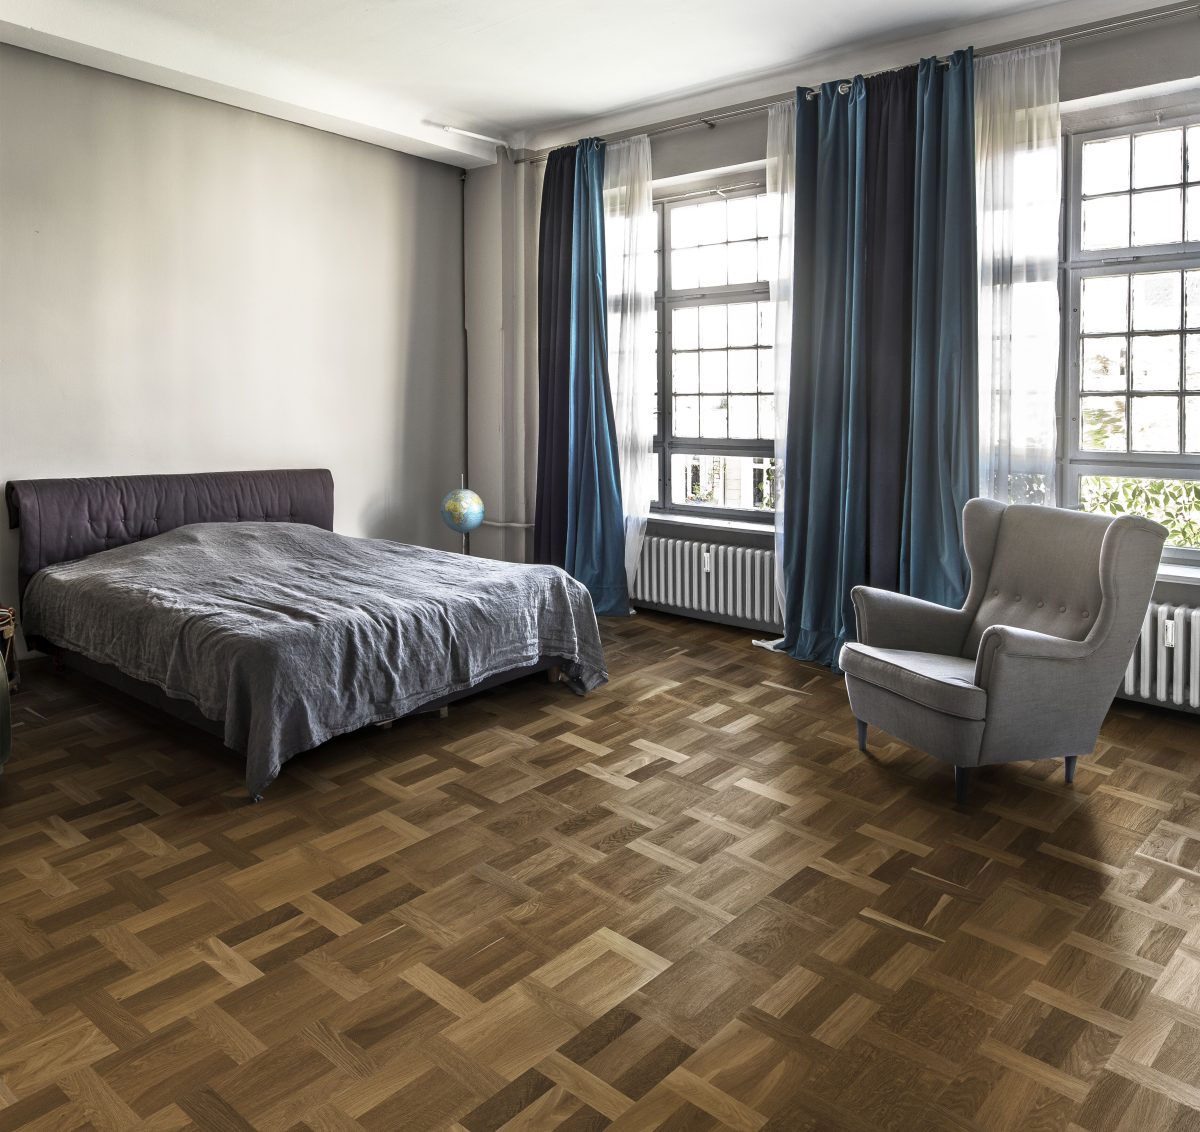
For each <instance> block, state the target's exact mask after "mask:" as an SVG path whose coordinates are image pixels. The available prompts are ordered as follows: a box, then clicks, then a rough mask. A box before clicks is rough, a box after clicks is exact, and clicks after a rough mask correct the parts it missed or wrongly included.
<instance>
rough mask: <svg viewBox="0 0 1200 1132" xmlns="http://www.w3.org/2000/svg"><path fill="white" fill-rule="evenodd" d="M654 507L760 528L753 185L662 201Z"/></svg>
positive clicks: (761, 441)
mask: <svg viewBox="0 0 1200 1132" xmlns="http://www.w3.org/2000/svg"><path fill="white" fill-rule="evenodd" d="M658 208H659V210H660V215H661V223H662V236H661V239H660V240H659V246H660V247H661V248H662V249H663V252H662V253H661V255H660V259H661V264H660V271H659V294H658V309H659V336H658V402H657V404H658V430H659V431H658V440H657V442H656V445H655V448H656V451H658V453H659V492H658V502H657V507H658V508H659V509H660V510H665V511H677V512H681V513H685V514H686V513H691V514H708V515H715V516H719V517H724V518H740V519H747V518H749V519H753V518H759V519H762V520H764V521H767V520H769V519H770V518H771V517H772V515H773V512H774V506H775V491H774V484H775V460H774V440H773V438H774V435H775V395H774V394H775V373H774V368H773V367H774V363H773V361H772V344H773V342H774V339H775V315H774V307H773V305H772V303H771V301H770V290H769V287H768V284H767V282H766V280H767V278H768V264H767V256H768V254H769V253H768V251H767V243H768V235H769V232H768V224H769V223H770V221H771V217H770V215H769V210H768V208H767V205H766V193H765V192H764V191H763V189H762V188H761V186H757V185H741V186H738V187H737V188H736V189H725V190H719V189H718V190H713V191H711V192H703V193H696V194H689V195H688V196H686V197H684V198H681V199H676V200H670V201H665V202H662V203H660V204H659V205H658Z"/></svg>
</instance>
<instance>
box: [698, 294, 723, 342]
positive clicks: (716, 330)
mask: <svg viewBox="0 0 1200 1132" xmlns="http://www.w3.org/2000/svg"><path fill="white" fill-rule="evenodd" d="M726 309H727V308H726V307H725V306H724V305H721V306H707V307H700V308H699V310H700V349H702V350H723V349H724V348H725V344H726V342H727V341H728V338H727V336H726V331H725V319H726V314H725V311H726Z"/></svg>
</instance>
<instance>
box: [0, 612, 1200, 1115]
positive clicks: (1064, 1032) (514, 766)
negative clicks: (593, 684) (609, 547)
mask: <svg viewBox="0 0 1200 1132" xmlns="http://www.w3.org/2000/svg"><path fill="white" fill-rule="evenodd" d="M605 636H606V640H607V647H608V658H609V664H610V668H611V672H612V677H613V679H612V682H611V683H610V684H609V685H607V686H606V687H605V688H603V689H601V690H600V691H598V692H597V693H595V694H593V695H592V696H590V697H589V698H587V699H584V700H581V699H577V698H575V697H574V696H572V695H571V694H570V693H569V692H568V691H567V690H566V689H565V688H561V687H560V688H554V687H550V686H549V685H547V684H546V683H545V682H544V681H542V680H538V679H532V680H528V681H524V682H522V683H520V684H519V685H514V686H510V687H507V688H504V689H501V690H498V691H496V692H490V693H487V694H485V695H482V696H480V697H478V698H475V699H473V700H471V701H468V702H467V703H465V704H462V705H457V706H455V707H453V708H452V709H451V711H450V715H449V718H448V719H445V720H440V719H438V718H436V717H422V718H419V719H413V720H408V721H405V722H403V723H401V724H398V725H397V726H396V727H395V728H394V729H392V730H390V731H371V732H365V733H361V734H359V735H355V736H351V737H348V738H345V739H342V740H338V741H335V742H333V743H331V744H329V745H327V746H326V747H325V748H323V749H322V750H320V751H317V752H313V753H312V754H310V755H307V756H303V757H302V758H300V759H299V760H297V761H295V762H293V763H292V764H291V765H290V766H289V767H288V768H287V770H286V771H285V773H284V775H283V776H282V777H281V779H280V780H279V781H278V782H277V783H276V784H275V785H274V786H273V787H272V788H271V789H270V790H269V791H268V793H267V795H266V799H265V801H264V802H263V803H262V804H261V805H259V806H250V805H248V804H246V803H245V802H244V800H243V795H242V786H241V767H240V764H239V763H238V762H237V761H236V760H235V759H234V758H233V757H232V756H230V755H228V754H227V753H224V752H222V751H221V749H220V747H219V744H217V742H216V741H215V740H212V739H209V738H208V737H206V736H204V735H202V734H200V733H198V732H192V731H190V730H187V729H184V728H182V727H180V726H178V725H174V724H172V723H169V722H167V721H165V720H164V719H163V718H162V717H159V716H156V715H151V714H149V713H148V712H144V711H142V710H141V709H139V708H136V707H133V706H131V705H130V704H129V703H128V702H127V701H120V700H116V699H114V698H112V697H109V696H107V695H105V694H103V693H100V692H98V691H97V690H96V689H95V688H94V687H93V686H91V685H88V684H87V683H86V682H84V681H82V680H79V679H78V678H74V677H65V676H58V675H55V674H54V673H53V672H52V671H51V670H50V669H49V668H48V667H46V668H40V669H39V668H36V667H34V668H31V669H30V670H29V672H28V677H27V689H28V690H27V691H26V692H23V693H22V694H21V695H20V696H19V697H18V698H17V699H16V700H15V706H16V715H17V720H18V730H17V742H16V750H15V753H14V756H13V759H12V762H11V763H10V766H9V770H8V773H6V774H5V775H4V777H3V778H0V805H2V810H0V1076H2V1083H0V1129H12V1128H30V1129H46V1130H50V1129H53V1130H55V1132H74V1130H82V1129H135V1128H136V1129H145V1130H147V1132H174V1130H177V1129H180V1130H181V1129H205V1130H220V1132H236V1130H244V1129H267V1130H280V1132H282V1130H292V1132H301V1130H310V1132H349V1130H358V1129H389V1130H390V1129H405V1130H407V1129H425V1128H450V1129H455V1130H458V1132H461V1130H463V1129H466V1130H469V1132H485V1130H491V1129H501V1128H502V1129H507V1130H514V1129H541V1128H562V1129H568V1130H583V1129H594V1128H605V1127H611V1128H613V1129H614V1130H625V1129H650V1128H660V1129H687V1130H691V1129H695V1130H697V1132H700V1130H705V1129H717V1128H731V1129H737V1130H739V1132H757V1130H760V1129H761V1130H771V1132H775V1130H787V1132H809V1130H816V1129H844V1130H847V1132H867V1130H870V1132H874V1130H877V1129H898V1130H919V1129H946V1130H959V1132H961V1130H967V1129H989V1130H991V1129H994V1130H1000V1129H1004V1130H1014V1132H1016V1130H1020V1132H1038V1130H1051V1129H1069V1130H1072V1132H1102V1130H1106V1132H1123V1130H1136V1132H1154V1130H1171V1132H1184V1130H1187V1129H1191V1130H1195V1129H1200V720H1197V719H1195V718H1191V717H1187V716H1184V715H1179V714H1174V713H1170V712H1166V711H1160V710H1157V709H1153V708H1145V707H1141V706H1137V705H1130V704H1123V703H1118V704H1117V706H1116V707H1115V708H1114V710H1113V712H1112V713H1111V715H1110V717H1109V719H1108V722H1107V724H1106V726H1105V729H1104V733H1103V738H1102V741H1101V743H1100V744H1099V747H1098V749H1097V751H1096V753H1095V756H1094V757H1092V758H1089V759H1086V760H1081V761H1080V767H1079V774H1078V778H1077V781H1076V784H1075V786H1074V788H1073V789H1071V788H1067V787H1065V786H1064V784H1063V781H1062V769H1061V763H1051V762H1046V763H1027V764H1018V765H1015V766H1012V767H1007V768H1000V769H996V770H993V771H985V772H981V773H980V775H979V780H978V782H977V783H976V785H975V786H974V794H973V799H972V803H971V805H970V806H969V807H967V808H964V809H958V808H955V807H954V805H953V804H952V789H951V776H950V772H949V770H948V768H946V767H944V766H942V765H940V764H938V763H936V762H934V761H933V760H931V759H927V758H925V757H923V756H921V755H919V754H917V753H915V752H914V751H912V750H910V749H908V748H906V747H905V746H903V745H901V744H899V743H895V742H889V741H888V740H887V739H886V737H884V736H882V735H880V734H879V733H877V732H874V731H873V732H872V733H871V743H872V754H871V756H870V757H866V756H863V755H862V754H860V753H859V752H858V751H857V750H856V747H855V737H854V726H853V721H852V719H851V717H850V714H849V712H848V710H847V706H846V698H845V694H844V691H843V688H842V685H841V683H840V681H838V680H837V679H835V678H834V677H832V676H831V675H830V674H829V673H828V672H826V671H824V670H821V669H816V668H811V667H807V666H803V665H798V664H796V663H794V662H792V661H789V660H787V659H784V658H780V657H777V656H773V655H771V654H769V653H766V652H764V651H762V650H760V649H755V648H753V647H752V646H751V645H750V635H749V634H747V633H743V632H740V631H737V630H730V629H724V628H720V627H715V626H708V625H703V624H700V623H696V622H688V621H682V620H677V619H672V618H668V617H663V616H658V615H641V616H638V617H637V618H635V619H633V620H631V621H629V622H610V623H608V624H607V625H606V626H605Z"/></svg>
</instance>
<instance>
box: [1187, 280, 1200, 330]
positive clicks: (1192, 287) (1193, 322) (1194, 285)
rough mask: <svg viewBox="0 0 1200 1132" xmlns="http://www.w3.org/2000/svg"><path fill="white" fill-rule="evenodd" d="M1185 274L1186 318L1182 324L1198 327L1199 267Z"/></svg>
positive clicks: (1199, 305) (1199, 307)
mask: <svg viewBox="0 0 1200 1132" xmlns="http://www.w3.org/2000/svg"><path fill="white" fill-rule="evenodd" d="M1185 275H1186V277H1187V286H1186V291H1187V299H1186V306H1187V318H1186V319H1185V320H1184V326H1186V327H1189V328H1198V327H1200V268H1198V269H1197V270H1195V271H1188V272H1186V273H1185Z"/></svg>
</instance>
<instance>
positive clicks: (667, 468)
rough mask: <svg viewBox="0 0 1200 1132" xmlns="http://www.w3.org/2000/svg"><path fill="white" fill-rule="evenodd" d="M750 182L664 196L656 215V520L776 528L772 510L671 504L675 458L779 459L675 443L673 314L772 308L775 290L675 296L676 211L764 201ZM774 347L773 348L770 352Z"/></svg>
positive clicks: (754, 286)
mask: <svg viewBox="0 0 1200 1132" xmlns="http://www.w3.org/2000/svg"><path fill="white" fill-rule="evenodd" d="M752 176H754V177H755V178H756V179H755V180H753V181H748V180H747V179H746V175H745V174H743V175H742V177H741V179H740V180H739V181H738V183H737V184H736V185H735V186H723V185H720V184H715V185H712V186H710V187H705V188H700V189H696V190H694V191H692V192H683V193H679V194H673V195H665V196H663V197H661V198H657V199H656V200H655V202H654V209H655V212H656V214H657V218H658V257H659V260H658V288H657V290H656V291H655V295H654V306H655V313H656V316H657V319H658V356H657V358H656V359H655V361H656V367H657V376H658V432H657V435H656V436H655V439H654V452H655V454H656V456H657V457H658V500H657V502H655V503H654V504H652V506H651V509H650V510H651V514H652V515H677V516H680V517H687V518H689V519H697V518H709V519H716V520H723V521H732V522H747V523H760V524H762V525H764V526H765V525H769V524H771V523H773V522H774V519H775V512H774V510H760V509H756V508H749V507H713V506H709V505H706V504H700V503H692V504H688V503H675V502H673V500H672V498H671V458H672V456H710V455H720V456H747V457H765V458H767V459H774V458H775V441H774V440H752V439H737V438H721V439H716V440H712V439H707V438H701V437H676V436H674V435H673V434H672V431H671V423H672V412H673V406H674V403H673V400H672V394H671V358H672V356H673V341H672V321H673V320H672V318H671V312H672V311H674V310H675V309H677V308H680V307H700V306H710V305H725V304H728V303H735V302H754V303H759V302H764V301H765V302H770V301H771V285H770V283H768V282H765V281H762V280H759V281H756V282H754V283H730V284H723V285H721V286H716V287H691V288H683V289H680V290H675V289H674V288H673V287H672V285H671V213H672V211H673V210H674V208H676V207H679V206H682V205H687V204H697V203H702V202H703V200H704V199H705V198H709V197H718V196H720V197H723V198H724V199H726V200H733V199H736V198H738V197H744V196H755V197H757V196H760V195H761V194H762V193H764V192H766V182H765V178H763V177H762V175H761V174H760V173H755V174H752ZM773 348H774V346H773V345H772V349H773Z"/></svg>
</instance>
